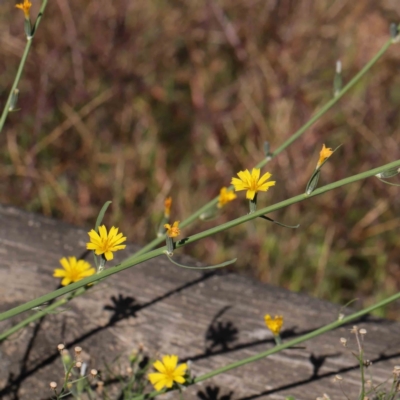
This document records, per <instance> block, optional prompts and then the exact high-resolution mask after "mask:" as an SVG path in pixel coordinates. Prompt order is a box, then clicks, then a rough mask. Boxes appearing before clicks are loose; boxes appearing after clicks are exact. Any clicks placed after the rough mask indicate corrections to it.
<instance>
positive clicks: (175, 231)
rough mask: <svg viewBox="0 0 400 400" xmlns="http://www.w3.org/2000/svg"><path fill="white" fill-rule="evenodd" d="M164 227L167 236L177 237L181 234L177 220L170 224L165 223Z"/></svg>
mask: <svg viewBox="0 0 400 400" xmlns="http://www.w3.org/2000/svg"><path fill="white" fill-rule="evenodd" d="M164 228H165V229H166V230H167V236H168V237H170V238H174V237H177V236H179V235H180V234H181V231H180V229H179V221H175V222H174V224H173V225H172V226H171V225H170V224H165V225H164Z"/></svg>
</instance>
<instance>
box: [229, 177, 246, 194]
mask: <svg viewBox="0 0 400 400" xmlns="http://www.w3.org/2000/svg"><path fill="white" fill-rule="evenodd" d="M231 184H232V185H233V186H234V187H235V190H236V191H239V190H246V189H247V186H246V187H245V185H244V184H243V182H242V181H241V180H240V179H238V178H232V180H231Z"/></svg>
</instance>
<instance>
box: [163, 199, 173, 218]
mask: <svg viewBox="0 0 400 400" xmlns="http://www.w3.org/2000/svg"><path fill="white" fill-rule="evenodd" d="M171 206H172V197H167V198H166V199H165V201H164V216H165V218H169V216H170V215H171Z"/></svg>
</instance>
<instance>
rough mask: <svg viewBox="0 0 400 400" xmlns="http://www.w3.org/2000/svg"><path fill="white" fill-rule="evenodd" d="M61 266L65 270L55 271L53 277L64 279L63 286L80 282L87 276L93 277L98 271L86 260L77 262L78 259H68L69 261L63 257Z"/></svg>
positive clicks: (58, 269)
mask: <svg viewBox="0 0 400 400" xmlns="http://www.w3.org/2000/svg"><path fill="white" fill-rule="evenodd" d="M60 264H61V265H62V267H63V268H64V269H61V268H57V269H55V270H54V274H53V276H54V277H56V278H63V280H62V281H61V285H62V286H67V285H69V284H70V283H71V282H78V281H80V280H81V279H83V278H86V277H87V276H90V275H93V274H94V273H95V272H96V270H95V269H94V268H91V266H90V264H89V263H88V262H87V261H85V260H78V261H77V260H76V257H68V260H67V259H66V258H65V257H63V258H62V259H61V260H60Z"/></svg>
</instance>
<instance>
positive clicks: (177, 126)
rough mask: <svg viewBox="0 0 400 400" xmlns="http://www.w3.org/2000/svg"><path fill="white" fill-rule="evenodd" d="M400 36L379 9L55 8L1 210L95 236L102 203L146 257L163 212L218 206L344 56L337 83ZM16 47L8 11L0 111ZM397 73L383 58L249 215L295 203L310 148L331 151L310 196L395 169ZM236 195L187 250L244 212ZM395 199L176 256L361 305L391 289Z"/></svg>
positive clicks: (249, 2)
mask: <svg viewBox="0 0 400 400" xmlns="http://www.w3.org/2000/svg"><path fill="white" fill-rule="evenodd" d="M33 1H35V0H33ZM37 3H38V2H37V0H36V2H35V4H34V8H35V9H38V6H39V4H37ZM399 20H400V18H399V10H398V7H397V2H395V1H390V0H386V1H381V2H376V1H374V0H368V1H367V0H366V1H363V2H353V1H349V0H336V1H333V0H332V1H327V0H321V1H318V2H315V1H310V0H299V1H290V0H282V1H273V0H271V1H265V0H246V1H245V0H230V1H227V0H222V1H212V0H204V1H194V0H193V1H189V2H184V1H176V0H175V1H164V0H158V1H153V0H150V1H128V0H114V1H112V2H110V1H106V0H96V1H78V0H69V1H68V0H56V1H51V2H49V5H48V9H47V13H46V15H45V17H44V18H43V21H42V24H41V26H40V28H39V31H38V33H37V35H36V37H35V39H34V46H33V51H32V52H31V54H30V56H29V61H28V63H27V66H26V70H25V73H24V77H23V79H22V81H21V84H20V91H21V95H20V101H19V106H20V107H21V111H19V112H17V113H13V114H11V115H10V116H9V119H8V122H7V124H6V127H5V129H4V131H3V135H2V137H1V138H0V141H1V157H2V163H1V166H0V177H1V186H0V188H1V191H0V201H1V202H3V203H8V204H13V205H16V206H20V207H23V208H25V209H27V210H30V211H35V212H42V213H44V214H46V215H51V216H54V217H57V218H61V219H63V220H66V221H69V222H72V223H75V224H80V225H85V226H89V225H90V224H92V223H93V221H94V220H95V218H96V216H97V213H98V211H99V209H100V207H101V205H102V204H103V203H104V202H105V201H106V200H112V201H113V208H112V211H111V212H110V213H109V214H108V215H107V217H106V222H107V223H108V224H116V225H118V226H120V228H121V230H122V231H123V232H124V233H126V234H127V235H128V237H129V239H130V240H131V241H134V242H137V243H142V244H145V243H146V242H147V241H149V240H151V239H152V238H153V237H154V234H155V229H156V227H157V224H158V222H159V218H160V216H161V213H162V208H163V200H164V198H165V197H166V196H168V195H172V196H173V198H174V205H173V218H175V219H184V218H185V217H187V216H188V215H189V214H190V213H191V212H192V211H194V210H196V209H197V208H198V207H200V206H201V205H203V204H204V203H205V202H207V201H208V200H210V199H211V198H213V197H214V196H216V195H217V194H218V191H219V188H220V187H221V186H223V185H228V184H229V182H230V179H231V177H232V176H234V175H235V174H236V172H237V171H238V170H240V169H244V168H250V167H252V166H253V165H254V164H256V163H257V162H258V161H259V160H260V159H261V158H262V157H263V143H264V141H266V140H267V141H269V142H270V143H271V146H272V149H274V148H276V147H277V146H279V145H280V144H281V143H282V142H283V141H284V140H285V139H286V138H288V137H289V136H290V135H291V134H292V133H293V132H294V131H295V130H297V129H298V128H299V127H300V126H301V125H302V124H304V123H305V122H306V121H307V120H308V119H309V118H310V116H311V115H312V113H313V111H314V110H315V109H316V108H318V107H319V106H320V105H322V104H323V103H324V102H326V101H327V100H329V99H330V98H331V96H332V80H333V73H334V65H335V62H336V60H337V59H338V58H340V59H341V60H342V63H343V67H344V80H345V81H347V80H349V78H351V77H352V76H353V75H354V74H355V73H356V72H357V71H358V70H359V69H360V68H362V66H363V65H364V64H365V63H366V62H367V61H368V60H369V59H370V58H371V57H372V56H373V55H374V53H375V52H376V51H377V50H378V49H379V48H380V47H381V45H382V44H383V43H384V42H385V41H386V40H387V38H388V36H389V23H390V22H393V21H395V22H398V21H399ZM24 42H25V39H24V35H23V28H22V18H21V15H20V12H18V10H15V9H14V8H13V4H11V3H9V2H8V3H7V4H4V2H3V3H1V4H0V71H1V74H0V83H1V85H0V88H1V98H2V99H3V101H5V99H6V96H7V94H8V90H9V87H10V85H11V82H12V79H13V76H14V73H15V70H16V67H17V64H18V62H19V58H20V55H21V53H22V50H23V47H24ZM399 59H400V47H399V46H392V47H391V48H390V50H389V52H388V53H387V54H386V55H385V56H384V58H383V59H382V60H381V61H380V62H379V63H378V64H377V65H376V66H375V67H374V68H373V70H372V71H371V72H370V73H369V74H368V76H367V77H366V78H364V79H363V81H362V83H361V84H359V85H358V86H357V87H356V88H355V90H352V92H351V93H350V94H349V95H347V96H346V97H345V99H344V100H342V101H341V102H340V104H339V105H338V106H336V107H335V108H334V109H333V110H331V111H330V112H329V113H328V114H327V115H325V116H324V117H323V118H322V119H321V120H320V121H319V122H318V123H316V124H315V125H314V126H313V127H312V128H311V129H309V131H308V132H307V133H306V134H305V135H304V136H303V137H302V138H301V139H300V140H298V141H297V142H295V143H294V145H293V146H291V147H290V148H289V149H288V150H287V151H285V152H284V153H282V154H281V155H279V156H278V157H277V158H276V159H274V160H273V161H272V162H271V163H270V164H269V165H268V168H267V170H269V171H271V172H272V174H273V177H274V179H275V180H276V181H277V185H276V187H275V188H273V189H272V190H270V191H269V192H268V193H267V195H263V196H260V204H261V205H267V204H271V203H274V202H277V201H280V200H283V199H286V198H288V197H291V196H294V195H296V194H299V193H301V192H303V191H304V188H305V185H306V183H307V180H308V178H309V176H310V173H311V171H312V169H313V168H314V166H315V162H316V160H317V157H318V152H319V150H320V148H321V146H322V143H325V144H326V145H327V146H329V147H336V146H337V145H339V144H343V146H342V147H341V149H340V150H339V151H338V153H336V154H335V155H334V157H333V159H332V160H331V161H329V163H328V164H327V165H326V166H325V167H324V173H323V177H322V183H328V182H331V181H334V180H337V179H341V178H344V177H346V176H349V175H351V174H354V173H358V172H361V171H364V170H367V169H369V168H372V167H376V166H379V165H381V164H384V163H387V162H390V161H393V160H395V159H398V157H399V151H398V146H397V144H398V143H399V139H400V130H399V113H398V108H399V104H400V95H399V93H400V90H399V84H400V76H399V74H398V64H399ZM239 197H240V198H241V200H239V201H237V203H236V205H231V206H228V207H227V208H226V210H225V213H224V215H223V216H221V217H220V218H219V219H218V220H216V221H213V222H208V223H201V222H199V223H198V224H197V225H196V226H193V227H191V228H190V229H185V231H184V234H191V233H193V232H197V231H199V230H203V229H205V228H207V227H209V226H212V225H214V224H215V223H221V222H224V221H226V220H228V219H232V218H235V217H237V216H239V215H242V214H244V213H246V212H247V204H246V202H245V201H244V200H243V197H241V196H239ZM398 198H399V195H398V189H397V188H394V187H389V186H386V185H383V184H382V183H380V182H379V181H378V180H374V179H370V180H368V181H365V182H360V183H357V184H354V185H352V186H349V187H346V188H343V189H341V190H336V191H334V192H330V193H328V194H326V195H323V196H321V197H318V198H313V199H311V200H309V201H306V202H303V203H300V204H297V205H295V206H293V207H290V208H288V209H286V210H282V211H281V212H279V213H276V215H273V217H274V218H276V219H278V220H281V221H283V222H285V223H287V224H296V223H300V224H301V227H300V228H299V229H298V230H296V231H292V230H287V229H284V228H280V227H277V226H273V225H271V224H268V223H266V222H265V221H261V220H260V221H257V222H256V223H250V224H247V225H245V226H242V227H240V228H236V229H234V230H232V231H229V232H226V233H225V234H223V235H222V234H220V235H217V236H215V237H212V238H208V239H206V240H203V241H202V242H200V243H197V244H196V245H195V246H191V248H187V249H185V251H187V252H190V253H191V254H193V255H194V256H196V257H198V258H200V259H201V260H204V261H205V262H210V263H215V262H221V261H223V260H225V259H227V258H230V257H236V256H238V257H239V260H238V262H237V265H236V268H237V269H241V270H247V271H251V274H252V275H253V276H256V277H257V278H259V279H261V280H262V281H265V282H271V283H273V284H278V285H282V286H285V287H288V288H289V289H292V290H304V291H308V292H309V293H311V294H314V295H317V296H320V297H323V298H327V299H329V300H333V301H342V302H343V301H347V300H350V299H352V298H355V297H359V298H361V299H362V303H363V304H364V305H365V304H369V303H371V302H373V301H374V300H376V299H378V298H381V297H382V296H384V295H387V294H390V293H393V292H395V291H398V290H399V286H400V285H399V282H400V279H399V278H400V270H399V260H400V253H399V251H398V248H399V239H398V229H399V221H400V217H399V215H400V214H399V211H400V205H399V202H398ZM171 268H174V267H173V266H171ZM390 315H392V316H395V315H398V314H396V313H395V312H394V311H393V313H391V314H390Z"/></svg>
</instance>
